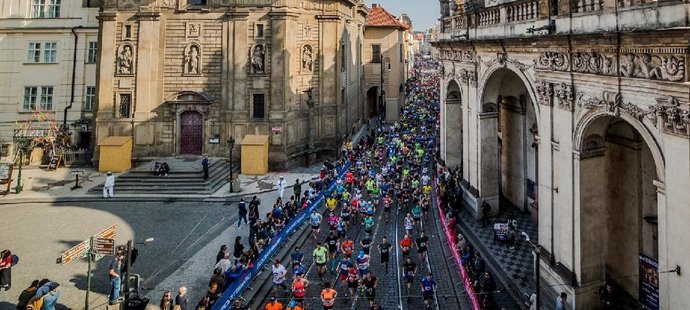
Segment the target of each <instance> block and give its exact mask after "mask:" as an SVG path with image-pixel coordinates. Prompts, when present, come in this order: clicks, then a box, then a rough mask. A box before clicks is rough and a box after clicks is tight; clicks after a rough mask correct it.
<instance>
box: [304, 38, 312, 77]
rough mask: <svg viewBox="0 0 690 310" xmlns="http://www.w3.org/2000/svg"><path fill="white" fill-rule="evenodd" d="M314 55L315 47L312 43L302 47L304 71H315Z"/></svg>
mask: <svg viewBox="0 0 690 310" xmlns="http://www.w3.org/2000/svg"><path fill="white" fill-rule="evenodd" d="M313 65H314V55H313V48H312V47H311V45H309V44H307V45H305V46H303V47H302V69H303V70H304V71H309V72H311V71H313V70H314V66H313Z"/></svg>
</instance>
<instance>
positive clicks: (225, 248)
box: [216, 244, 228, 264]
mask: <svg viewBox="0 0 690 310" xmlns="http://www.w3.org/2000/svg"><path fill="white" fill-rule="evenodd" d="M227 252H228V246H227V245H225V244H223V245H221V246H220V250H219V251H218V254H216V264H218V262H219V261H220V260H221V259H223V258H225V254H227Z"/></svg>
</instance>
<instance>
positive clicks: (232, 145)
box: [228, 137, 235, 193]
mask: <svg viewBox="0 0 690 310" xmlns="http://www.w3.org/2000/svg"><path fill="white" fill-rule="evenodd" d="M228 146H230V154H229V155H230V192H231V193H232V192H233V190H234V189H233V188H232V181H233V179H234V178H233V167H232V149H233V148H234V147H235V137H230V139H228Z"/></svg>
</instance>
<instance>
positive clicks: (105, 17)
mask: <svg viewBox="0 0 690 310" xmlns="http://www.w3.org/2000/svg"><path fill="white" fill-rule="evenodd" d="M96 18H98V20H100V21H102V22H106V21H107V22H112V21H116V20H117V12H114V11H103V12H100V13H98V16H97V17H96Z"/></svg>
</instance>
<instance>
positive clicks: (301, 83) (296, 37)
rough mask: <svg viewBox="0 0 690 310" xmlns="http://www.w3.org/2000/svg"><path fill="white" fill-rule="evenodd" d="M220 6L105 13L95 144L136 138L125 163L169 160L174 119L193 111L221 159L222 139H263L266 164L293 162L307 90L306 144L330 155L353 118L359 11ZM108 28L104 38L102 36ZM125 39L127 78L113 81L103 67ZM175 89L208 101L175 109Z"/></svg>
mask: <svg viewBox="0 0 690 310" xmlns="http://www.w3.org/2000/svg"><path fill="white" fill-rule="evenodd" d="M227 2H228V1H226V2H210V3H209V5H208V6H203V7H193V6H192V7H190V6H187V5H186V4H185V3H182V2H178V3H176V4H175V5H171V6H170V7H165V5H164V4H163V3H162V2H161V3H158V2H154V3H152V4H151V5H150V6H148V7H147V6H141V7H138V6H136V5H133V6H126V5H124V4H123V3H111V4H109V5H107V6H106V8H105V11H104V12H103V13H101V19H102V20H103V22H102V23H101V29H102V36H101V38H102V40H104V41H108V43H107V44H106V45H107V46H108V47H109V50H108V51H107V52H105V53H106V54H107V57H106V58H108V59H105V60H104V62H103V63H102V65H103V66H107V67H108V70H107V72H106V70H101V72H102V74H100V75H99V78H100V82H101V84H103V85H106V84H107V85H108V87H100V90H99V98H100V99H101V100H103V101H105V104H102V105H101V110H99V122H98V123H99V135H98V139H99V140H102V139H104V138H105V137H107V136H109V135H113V134H116V133H119V134H125V135H134V136H135V137H139V139H135V146H134V153H135V158H145V157H152V156H163V155H170V154H179V152H180V145H179V144H180V142H179V141H180V132H179V130H180V124H179V116H178V115H179V114H180V113H181V112H182V111H183V110H184V109H193V110H196V111H199V112H200V113H202V114H203V116H204V145H203V152H205V153H209V154H211V155H213V156H227V155H226V154H227V152H228V148H227V143H225V141H226V140H227V138H228V137H230V136H233V137H234V138H235V139H236V141H241V139H242V137H244V135H246V134H263V135H269V137H270V140H269V141H270V145H271V149H270V154H269V160H270V162H271V165H272V166H274V167H281V166H283V167H284V166H290V165H294V164H299V163H301V162H302V161H303V160H304V158H305V156H304V154H305V153H304V151H305V149H306V145H307V140H308V136H309V132H308V127H309V126H308V109H309V108H308V105H307V95H306V94H305V93H304V92H305V91H306V90H307V89H309V88H312V94H313V97H314V100H315V102H316V106H315V108H314V109H315V119H314V128H315V136H316V147H317V149H318V150H319V151H321V152H330V151H335V150H336V149H337V147H338V143H339V142H340V141H342V139H344V138H345V136H346V134H347V133H348V132H349V129H350V127H351V125H352V124H354V123H355V122H358V121H359V120H360V118H361V108H360V106H361V101H362V99H361V93H362V92H361V83H360V81H361V77H362V71H361V67H360V66H358V61H357V60H356V58H357V56H358V55H359V54H360V53H359V52H358V50H357V49H358V48H359V43H358V42H360V43H361V42H362V41H363V38H362V37H363V33H362V29H363V28H362V26H363V23H364V18H365V16H366V8H364V7H363V6H362V5H361V4H359V5H355V6H353V5H352V3H350V2H349V1H343V2H336V3H332V4H328V5H326V6H321V5H316V4H315V3H310V2H303V1H284V2H281V4H280V5H278V4H276V6H275V7H271V6H270V5H267V6H257V7H254V6H251V5H248V4H246V3H244V2H242V3H239V2H238V3H234V2H233V3H234V4H235V5H236V6H230V7H228V6H226V5H228V4H230V3H227ZM174 7H177V8H178V9H177V10H175V9H174ZM126 25H131V31H132V33H133V34H134V37H133V38H131V39H130V40H127V39H123V38H122V31H125V29H127V28H126ZM259 27H263V36H260V34H259V30H258V29H259ZM111 29H112V30H114V31H115V32H116V35H115V36H114V37H112V36H106V35H104V33H106V32H108V31H111ZM154 29H158V30H160V31H159V32H155V31H152V30H154ZM130 41H131V43H129V44H131V46H132V48H133V49H134V50H135V53H134V55H135V56H134V57H135V58H136V66H135V69H134V70H135V72H134V74H132V75H124V76H123V74H120V73H118V65H113V64H116V63H117V56H118V53H120V51H121V50H122V46H123V44H125V43H127V42H130ZM154 42H156V43H154ZM142 44H143V45H146V46H147V47H146V48H144V47H143V46H141V45H142ZM257 46H261V47H262V48H263V50H264V52H265V53H264V61H263V68H262V69H263V70H262V71H261V72H258V71H257V70H255V69H256V68H255V67H253V65H252V59H253V58H254V57H253V51H254V50H255V49H256V47H257ZM142 49H145V51H144V52H142V51H140V50H142ZM192 49H194V50H195V51H196V50H199V53H198V55H199V56H198V59H199V68H200V71H199V72H198V73H194V74H190V73H189V72H187V71H186V69H188V67H185V66H188V63H187V62H186V61H187V59H189V55H190V51H191V50H192ZM343 52H346V55H345V57H341V56H342V55H341V53H343ZM194 55H197V54H194ZM309 58H310V59H311V61H309ZM343 60H344V62H343ZM110 85H112V88H110ZM121 92H131V93H132V96H133V100H134V105H135V106H136V113H135V115H134V116H133V119H122V118H117V117H116V113H115V111H114V110H113V109H117V107H118V102H117V96H118V95H119V93H121ZM180 92H195V93H197V94H204V96H208V97H209V98H212V101H209V102H185V100H179V98H176V97H177V95H178V94H179V93H180ZM255 95H263V96H264V98H265V101H264V102H265V104H264V110H265V117H264V118H261V119H257V118H253V117H252V115H254V114H253V111H254V106H253V104H252V103H253V98H254V96H255ZM202 101H204V100H202ZM138 132H139V133H138ZM211 136H215V137H219V138H220V141H221V144H219V145H211V144H208V143H207V142H206V141H207V140H208V138H209V137H211ZM235 150H236V153H235V156H239V149H238V148H235Z"/></svg>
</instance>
